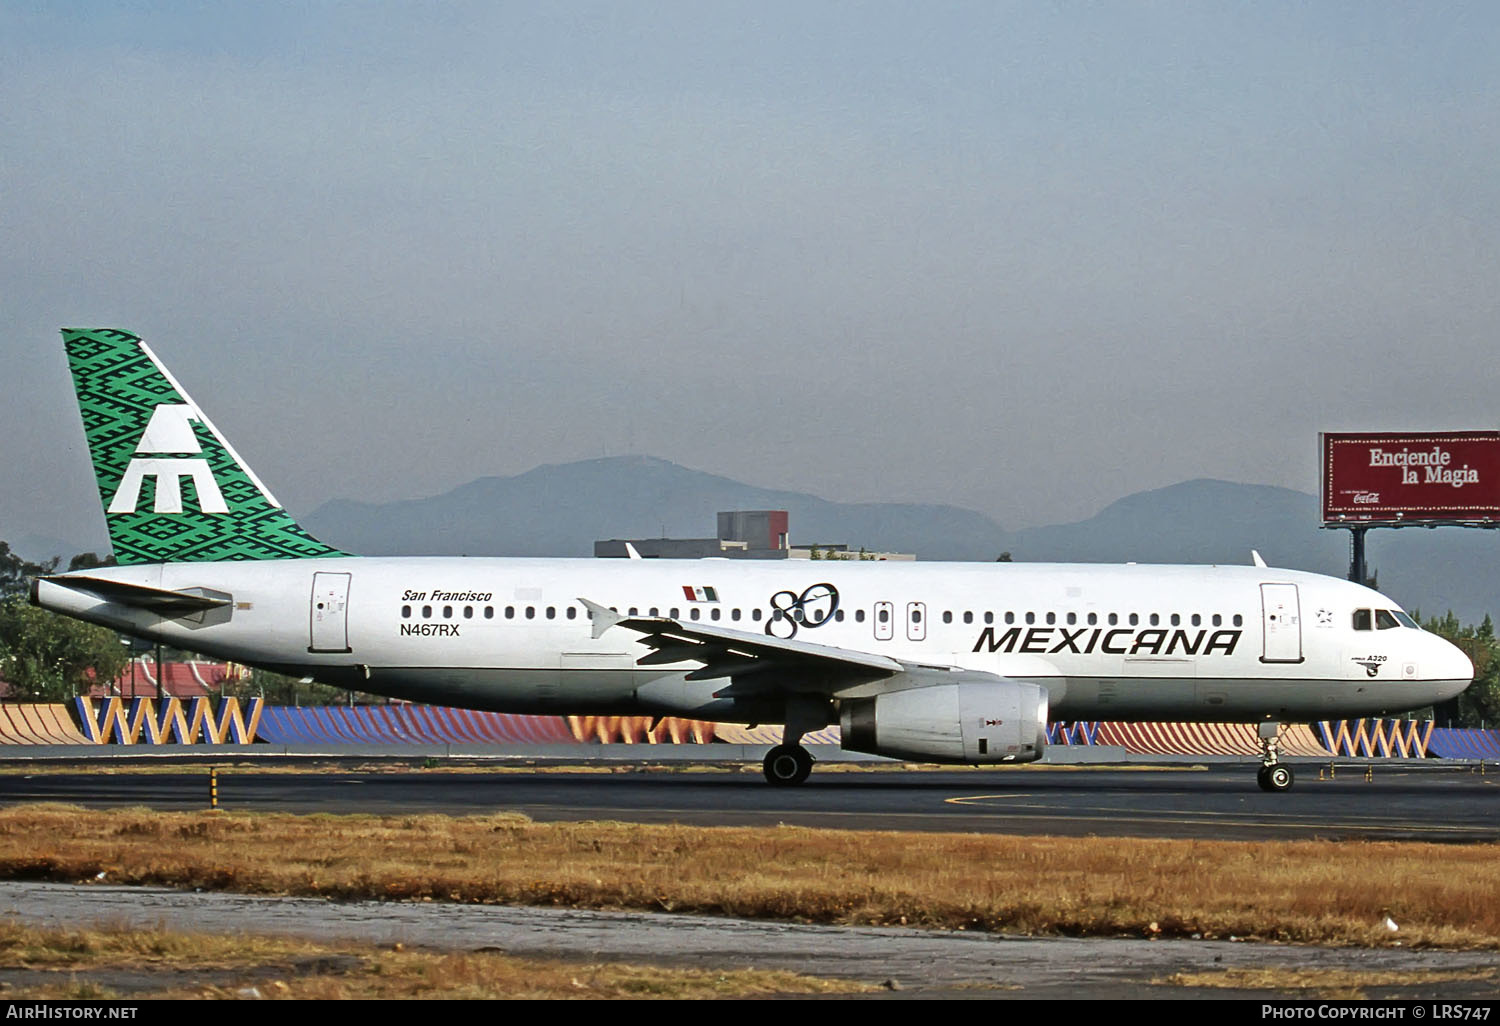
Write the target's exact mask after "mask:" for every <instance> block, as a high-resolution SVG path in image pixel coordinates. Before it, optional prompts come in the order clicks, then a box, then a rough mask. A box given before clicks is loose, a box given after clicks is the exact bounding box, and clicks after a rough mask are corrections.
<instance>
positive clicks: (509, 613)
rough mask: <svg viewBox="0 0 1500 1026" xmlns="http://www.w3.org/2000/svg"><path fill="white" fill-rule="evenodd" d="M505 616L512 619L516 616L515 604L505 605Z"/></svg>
mask: <svg viewBox="0 0 1500 1026" xmlns="http://www.w3.org/2000/svg"><path fill="white" fill-rule="evenodd" d="M505 618H506V619H507V620H514V619H515V618H516V607H515V606H506V607H505Z"/></svg>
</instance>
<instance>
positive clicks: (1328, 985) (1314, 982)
mask: <svg viewBox="0 0 1500 1026" xmlns="http://www.w3.org/2000/svg"><path fill="white" fill-rule="evenodd" d="M1152 982H1154V983H1164V984H1168V985H1171V986H1177V987H1191V988H1195V989H1196V988H1214V989H1225V990H1235V991H1245V990H1252V991H1269V990H1275V991H1283V992H1290V993H1291V994H1293V995H1294V996H1301V995H1304V994H1305V995H1310V996H1312V995H1315V996H1317V997H1320V998H1326V999H1333V1000H1345V1001H1364V1000H1367V999H1368V998H1369V997H1370V991H1372V990H1379V989H1389V988H1394V987H1403V988H1409V987H1421V988H1426V989H1431V990H1433V991H1434V992H1437V993H1441V992H1442V985H1443V984H1449V985H1450V988H1451V985H1453V984H1488V985H1490V986H1487V987H1485V988H1484V989H1486V990H1488V989H1490V988H1491V987H1500V968H1496V969H1466V970H1456V971H1455V970H1444V969H1417V970H1407V971H1402V970H1391V969H1374V970H1363V971H1362V970H1352V969H1306V970H1300V971H1299V970H1290V969H1221V970H1217V971H1214V972H1197V973H1173V974H1172V975H1171V976H1168V977H1166V978H1165V979H1162V980H1154V981H1152Z"/></svg>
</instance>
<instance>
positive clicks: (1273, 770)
mask: <svg viewBox="0 0 1500 1026" xmlns="http://www.w3.org/2000/svg"><path fill="white" fill-rule="evenodd" d="M1280 730H1281V724H1279V723H1270V722H1267V723H1262V724H1261V725H1260V769H1259V770H1257V771H1256V773H1255V782H1256V783H1257V784H1259V785H1260V789H1261V790H1262V791H1290V790H1291V789H1292V782H1293V781H1294V780H1295V779H1296V777H1295V776H1294V775H1293V773H1292V768H1291V767H1290V766H1288V765H1287V764H1286V763H1284V762H1282V761H1281V757H1280V754H1279V752H1278V751H1277V749H1278V746H1279V744H1280V740H1281V739H1280V738H1279V737H1277V734H1278V733H1279V732H1280Z"/></svg>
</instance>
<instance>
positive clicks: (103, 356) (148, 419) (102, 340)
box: [62, 328, 347, 564]
mask: <svg viewBox="0 0 1500 1026" xmlns="http://www.w3.org/2000/svg"><path fill="white" fill-rule="evenodd" d="M62 334H63V344H64V345H65V346H66V348H67V351H68V367H69V369H70V370H71V371H72V372H73V387H74V389H75V390H76V391H77V393H78V408H79V410H80V411H81V412H82V414H83V431H84V434H85V436H87V438H88V443H89V455H90V456H91V457H92V458H93V461H94V475H95V477H96V478H97V479H98V482H99V497H100V499H101V500H102V502H103V504H104V519H105V522H106V523H107V524H108V525H109V539H110V542H111V543H112V544H113V546H114V552H115V559H116V560H117V561H119V562H120V563H125V564H129V563H163V562H213V561H218V560H240V559H303V558H308V557H312V556H343V555H347V553H343V552H340V551H338V550H337V549H333V548H329V547H328V546H327V545H324V544H323V543H322V542H320V541H318V540H317V539H316V538H314V537H313V536H312V535H310V534H308V533H307V532H306V531H304V530H303V529H302V528H301V527H299V526H298V524H297V522H296V521H295V520H293V519H292V518H291V517H290V516H288V515H287V512H286V511H285V510H284V509H282V508H281V503H279V502H277V501H276V497H275V496H274V495H272V494H271V492H270V490H269V489H267V488H266V487H265V485H263V484H261V482H260V479H259V478H257V477H256V476H255V473H254V471H252V470H251V469H250V468H249V467H247V466H246V465H245V463H244V461H243V460H241V459H240V458H239V454H238V453H236V452H235V451H234V449H233V448H232V447H230V445H229V443H228V442H226V441H225V440H224V438H223V436H222V435H220V434H219V432H218V430H217V429H216V428H215V427H214V426H213V424H212V423H211V422H210V421H209V419H208V418H207V417H205V416H204V415H203V411H202V410H200V409H199V408H198V406H197V404H196V403H194V402H193V400H192V399H191V398H189V396H188V394H187V393H186V392H185V391H183V390H182V388H181V386H179V385H178V384H177V382H176V380H175V379H174V378H173V377H172V375H171V374H170V373H169V372H168V371H167V369H166V368H165V367H163V366H162V364H161V361H159V360H158V359H157V358H156V356H155V355H154V354H153V353H152V352H151V350H150V348H148V347H147V345H146V343H144V342H142V341H141V340H140V339H139V338H137V337H136V336H135V335H132V334H130V333H129V332H127V331H117V330H114V329H111V328H98V329H91V330H73V329H64V330H63V333H62Z"/></svg>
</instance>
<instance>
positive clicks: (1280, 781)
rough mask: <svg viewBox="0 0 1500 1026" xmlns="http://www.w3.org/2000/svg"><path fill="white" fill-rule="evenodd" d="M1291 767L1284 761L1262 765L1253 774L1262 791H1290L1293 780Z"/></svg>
mask: <svg viewBox="0 0 1500 1026" xmlns="http://www.w3.org/2000/svg"><path fill="white" fill-rule="evenodd" d="M1295 779H1296V778H1295V776H1293V774H1292V768H1291V767H1290V766H1287V765H1285V764H1284V763H1279V762H1278V763H1276V764H1275V765H1274V766H1262V767H1261V768H1260V769H1259V770H1258V771H1257V772H1256V774H1255V782H1256V783H1257V784H1259V785H1260V789H1261V790H1262V791H1290V790H1291V789H1292V782H1293V781H1294V780H1295Z"/></svg>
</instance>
